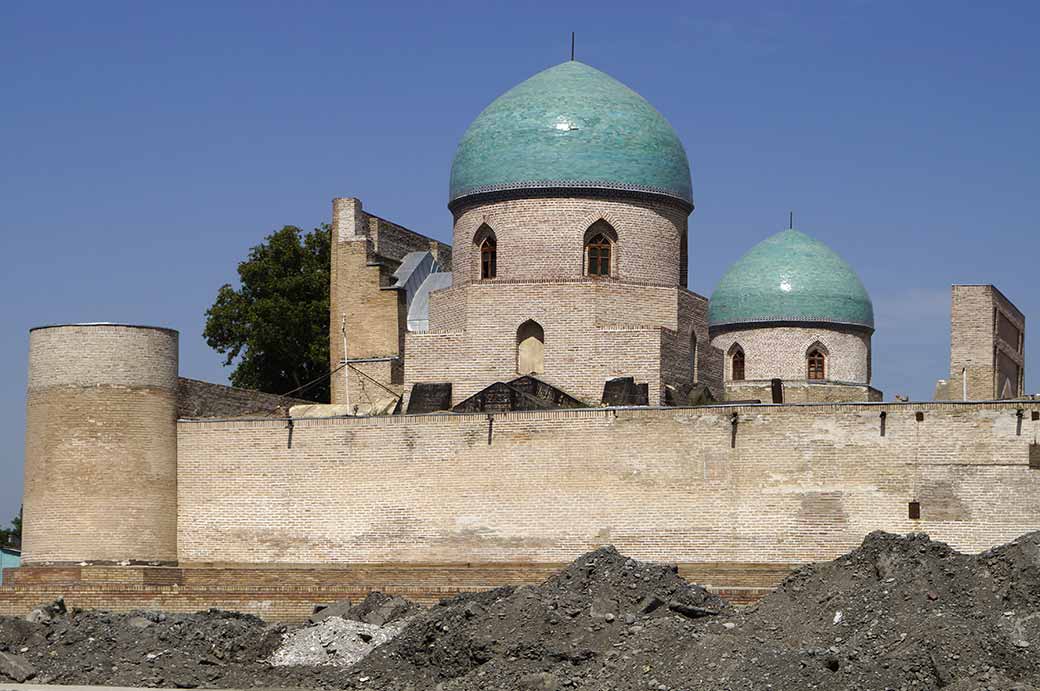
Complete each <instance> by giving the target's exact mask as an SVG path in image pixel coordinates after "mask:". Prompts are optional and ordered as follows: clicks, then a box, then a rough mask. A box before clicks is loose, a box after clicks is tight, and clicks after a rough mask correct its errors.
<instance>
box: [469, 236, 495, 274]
mask: <svg viewBox="0 0 1040 691" xmlns="http://www.w3.org/2000/svg"><path fill="white" fill-rule="evenodd" d="M473 244H475V245H476V246H477V249H478V250H479V253H480V279H481V280H486V279H490V278H496V277H497V276H498V238H497V237H495V231H494V230H492V229H491V226H489V225H488V224H486V223H484V224H483V225H481V226H480V228H478V229H477V234H476V235H474V236H473Z"/></svg>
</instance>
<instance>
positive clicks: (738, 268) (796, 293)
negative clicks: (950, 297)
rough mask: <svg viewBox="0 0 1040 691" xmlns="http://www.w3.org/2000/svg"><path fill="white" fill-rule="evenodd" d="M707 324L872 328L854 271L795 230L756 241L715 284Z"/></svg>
mask: <svg viewBox="0 0 1040 691" xmlns="http://www.w3.org/2000/svg"><path fill="white" fill-rule="evenodd" d="M708 321H709V323H710V325H711V326H723V325H729V324H747V323H754V322H772V321H804V322H827V323H835V324H852V325H856V326H864V327H867V328H870V329H873V328H874V306H873V305H872V304H871V302H870V296H869V295H867V291H866V289H865V288H864V287H863V283H862V282H860V280H859V277H858V276H857V275H856V272H855V271H853V270H852V267H850V266H849V265H848V264H846V263H845V260H843V259H842V258H841V257H839V256H838V255H837V254H836V253H835V252H834V250H832V249H831V248H829V247H827V246H826V245H824V244H823V243H822V242H819V241H817V240H814V239H812V238H811V237H809V236H808V235H806V234H805V233H800V232H798V231H797V230H785V231H783V232H780V233H777V234H776V235H773V236H772V237H770V238H767V239H765V240H763V241H762V242H760V243H758V244H757V245H755V246H754V247H752V248H751V250H750V251H749V252H748V253H747V254H745V255H744V256H743V257H741V258H740V259H739V260H737V263H736V264H734V265H733V266H732V267H730V269H729V271H727V272H726V274H725V275H724V276H723V277H722V280H721V281H719V285H718V287H717V288H716V289H715V292H714V293H713V294H712V296H711V302H710V303H709V307H708Z"/></svg>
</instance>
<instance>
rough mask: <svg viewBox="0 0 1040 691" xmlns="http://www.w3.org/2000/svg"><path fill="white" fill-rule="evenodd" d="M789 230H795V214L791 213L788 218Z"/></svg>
mask: <svg viewBox="0 0 1040 691" xmlns="http://www.w3.org/2000/svg"><path fill="white" fill-rule="evenodd" d="M787 229H788V230H794V212H793V211H792V212H790V213H789V214H788V216H787Z"/></svg>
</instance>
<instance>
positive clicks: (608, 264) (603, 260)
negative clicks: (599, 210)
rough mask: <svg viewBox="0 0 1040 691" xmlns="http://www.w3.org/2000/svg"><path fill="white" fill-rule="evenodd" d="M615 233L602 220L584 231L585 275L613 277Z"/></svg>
mask: <svg viewBox="0 0 1040 691" xmlns="http://www.w3.org/2000/svg"><path fill="white" fill-rule="evenodd" d="M616 246H617V232H615V231H614V228H613V227H612V226H611V225H610V224H609V223H607V222H606V221H604V220H599V221H596V222H595V223H593V224H592V225H591V226H589V229H588V230H586V231H585V272H584V273H585V275H586V276H595V277H609V276H613V275H614V262H615V261H616V257H615V254H616V252H615V250H616Z"/></svg>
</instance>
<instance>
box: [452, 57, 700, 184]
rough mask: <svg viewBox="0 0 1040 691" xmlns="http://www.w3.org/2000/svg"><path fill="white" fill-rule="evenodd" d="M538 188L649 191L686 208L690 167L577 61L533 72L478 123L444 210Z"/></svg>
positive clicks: (635, 98) (646, 118)
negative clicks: (476, 198) (475, 197)
mask: <svg viewBox="0 0 1040 691" xmlns="http://www.w3.org/2000/svg"><path fill="white" fill-rule="evenodd" d="M545 187H587V188H597V189H609V190H629V191H639V192H651V193H655V194H662V195H667V196H670V197H675V198H678V199H681V200H683V201H685V202H688V203H690V204H693V195H692V192H691V189H690V163H689V161H688V160H687V159H686V151H685V149H683V145H682V142H680V141H679V137H678V136H676V134H675V130H673V129H672V126H671V125H669V124H668V121H667V120H665V119H664V117H663V116H662V115H661V114H660V113H658V112H657V111H656V110H655V109H654V107H653V106H651V105H650V104H649V103H648V102H647V100H646V99H645V98H643V97H642V96H640V95H639V94H637V93H636V92H635V91H632V90H631V89H629V88H628V87H627V86H625V85H624V84H622V83H621V82H619V81H617V80H616V79H614V78H613V77H611V76H609V75H607V74H604V73H603V72H600V71H599V70H597V69H595V68H593V67H589V66H588V65H586V64H584V63H581V62H577V61H570V62H564V63H562V64H559V65H557V66H556V67H550V68H549V69H547V70H545V71H543V72H539V73H538V74H536V75H534V76H533V77H531V78H530V79H528V80H527V81H525V82H523V83H521V84H519V85H517V86H515V87H513V88H512V89H510V90H509V91H507V92H506V93H504V94H502V95H501V96H499V97H498V98H497V99H495V100H494V102H492V103H491V105H489V106H488V107H487V108H485V109H484V111H483V112H482V113H481V114H480V115H478V116H477V119H476V120H474V121H473V124H471V125H470V126H469V129H468V130H466V133H465V134H464V135H463V136H462V141H460V142H459V147H458V149H457V150H456V152H455V158H454V160H453V161H452V163H451V190H450V194H449V202H454V201H455V200H457V199H460V198H462V197H466V196H468V195H472V194H480V193H482V192H495V191H501V190H518V189H531V188H545Z"/></svg>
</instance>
